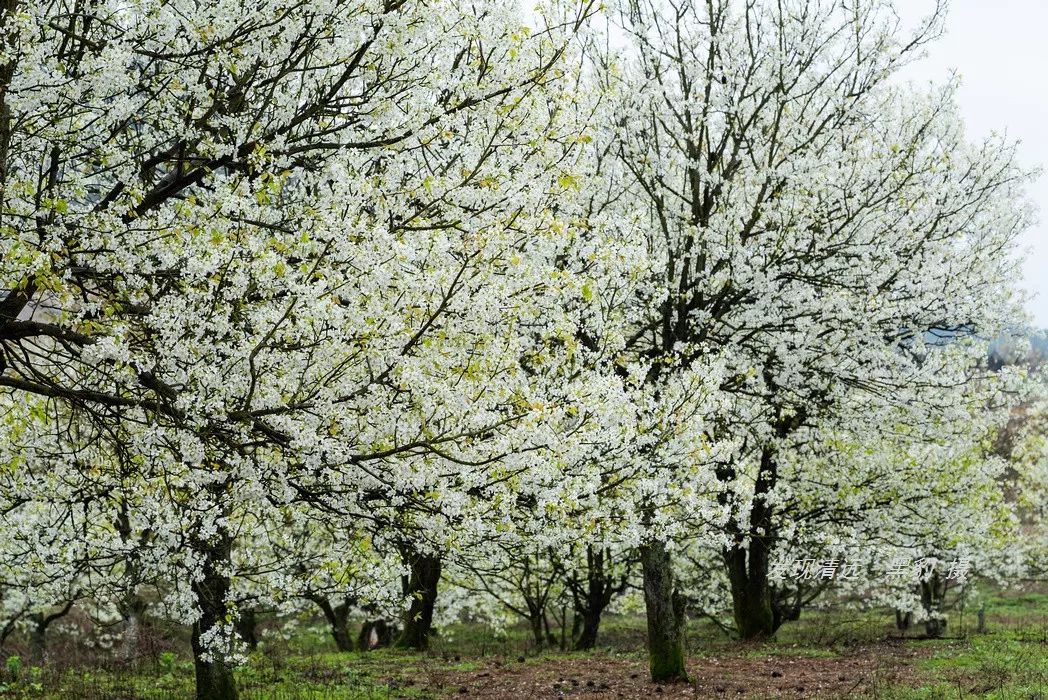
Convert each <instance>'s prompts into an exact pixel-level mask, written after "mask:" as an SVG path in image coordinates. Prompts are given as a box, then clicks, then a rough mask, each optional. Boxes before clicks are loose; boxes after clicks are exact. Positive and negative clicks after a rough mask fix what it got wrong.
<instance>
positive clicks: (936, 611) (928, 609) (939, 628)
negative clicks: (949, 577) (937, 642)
mask: <svg viewBox="0 0 1048 700" xmlns="http://www.w3.org/2000/svg"><path fill="white" fill-rule="evenodd" d="M945 602H946V580H945V579H944V578H942V577H941V576H940V575H939V572H938V571H935V572H933V573H932V574H931V576H930V577H929V578H928V579H927V580H926V581H921V605H922V606H923V607H924V612H925V614H927V615H928V618H927V619H926V620H925V621H924V631H925V633H926V634H927V635H928V636H929V637H941V636H942V635H943V633H944V632H945V631H946V618H945V617H940V615H941V614H942V610H943V606H944V603H945Z"/></svg>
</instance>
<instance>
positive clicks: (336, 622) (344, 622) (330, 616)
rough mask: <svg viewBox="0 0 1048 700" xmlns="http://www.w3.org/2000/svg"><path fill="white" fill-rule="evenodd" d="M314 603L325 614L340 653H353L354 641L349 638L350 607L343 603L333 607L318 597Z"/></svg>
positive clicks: (321, 597)
mask: <svg viewBox="0 0 1048 700" xmlns="http://www.w3.org/2000/svg"><path fill="white" fill-rule="evenodd" d="M313 601H314V602H315V603H316V604H317V605H319V606H320V609H321V610H322V611H323V612H324V619H326V620H327V622H328V625H329V626H330V627H331V637H332V638H333V639H334V640H335V647H336V648H337V649H338V650H339V651H353V639H352V638H351V637H350V636H349V605H348V604H347V603H344V602H343V603H339V604H338V605H334V606H332V605H331V603H330V602H328V599H327V598H325V597H323V596H317V597H316V598H314V599H313Z"/></svg>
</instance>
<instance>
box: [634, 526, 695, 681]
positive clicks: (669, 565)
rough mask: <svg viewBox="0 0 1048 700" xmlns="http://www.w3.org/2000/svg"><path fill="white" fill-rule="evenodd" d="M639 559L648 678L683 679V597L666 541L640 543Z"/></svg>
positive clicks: (685, 678) (684, 672)
mask: <svg viewBox="0 0 1048 700" xmlns="http://www.w3.org/2000/svg"><path fill="white" fill-rule="evenodd" d="M640 562H641V569H642V572H643V575H644V607H645V611H646V613H647V618H648V660H649V664H650V669H651V680H653V681H656V682H660V683H665V682H683V683H686V682H687V681H688V672H687V670H686V669H685V667H684V657H685V635H684V632H685V629H684V625H685V616H684V601H683V598H682V596H681V595H680V593H679V592H678V591H677V590H676V581H675V579H674V575H673V562H672V560H671V558H670V553H669V550H668V549H667V548H666V543H665V542H661V541H654V542H651V543H649V544H647V545H644V546H643V547H641V548H640Z"/></svg>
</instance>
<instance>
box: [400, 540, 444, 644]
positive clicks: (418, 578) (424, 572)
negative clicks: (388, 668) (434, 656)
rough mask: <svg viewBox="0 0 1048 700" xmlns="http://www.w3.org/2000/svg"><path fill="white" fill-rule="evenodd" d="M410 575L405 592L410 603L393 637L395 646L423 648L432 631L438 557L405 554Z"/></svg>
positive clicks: (438, 576) (438, 577)
mask: <svg viewBox="0 0 1048 700" xmlns="http://www.w3.org/2000/svg"><path fill="white" fill-rule="evenodd" d="M408 563H409V564H410V566H411V577H410V578H409V579H408V586H407V590H406V591H405V593H407V594H408V595H409V596H411V606H410V607H409V608H408V611H407V613H406V614H405V615H404V631H403V632H402V633H401V634H400V637H398V638H397V641H396V644H395V646H396V647H397V648H398V649H418V650H423V649H426V648H428V647H429V637H430V635H431V634H432V632H433V629H432V628H433V608H434V606H435V605H436V602H437V586H438V584H439V583H440V558H439V557H435V556H433V555H429V554H412V555H411V556H410V557H409V562H408Z"/></svg>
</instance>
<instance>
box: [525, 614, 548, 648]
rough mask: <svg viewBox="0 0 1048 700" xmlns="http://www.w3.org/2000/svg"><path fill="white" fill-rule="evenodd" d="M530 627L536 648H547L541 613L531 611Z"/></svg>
mask: <svg viewBox="0 0 1048 700" xmlns="http://www.w3.org/2000/svg"><path fill="white" fill-rule="evenodd" d="M528 626H529V627H531V637H532V639H534V640H535V647H536V648H538V649H544V648H546V636H545V634H544V633H543V629H542V612H541V611H539V612H535V611H531V615H530V616H529V617H528Z"/></svg>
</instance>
